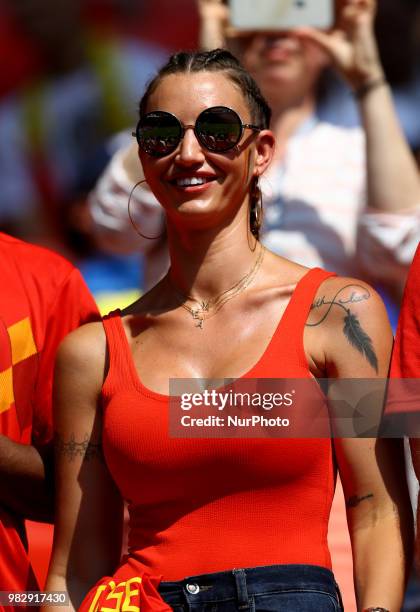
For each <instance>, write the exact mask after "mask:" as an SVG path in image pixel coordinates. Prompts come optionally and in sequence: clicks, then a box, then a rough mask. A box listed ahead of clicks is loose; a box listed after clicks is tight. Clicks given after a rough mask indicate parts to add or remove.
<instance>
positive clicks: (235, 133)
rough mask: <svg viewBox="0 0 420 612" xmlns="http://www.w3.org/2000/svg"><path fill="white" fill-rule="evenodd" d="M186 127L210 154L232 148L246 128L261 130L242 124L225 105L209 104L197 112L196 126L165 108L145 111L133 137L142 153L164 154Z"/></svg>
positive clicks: (176, 144) (170, 149) (179, 137)
mask: <svg viewBox="0 0 420 612" xmlns="http://www.w3.org/2000/svg"><path fill="white" fill-rule="evenodd" d="M187 128H192V129H193V130H194V134H195V136H196V138H197V140H198V141H199V142H200V144H201V145H203V147H205V148H206V149H207V150H208V151H211V152H212V153H225V152H226V151H229V150H230V149H233V147H235V146H236V145H237V144H238V142H239V141H240V140H241V138H242V134H243V131H244V129H245V128H249V129H250V130H254V131H256V132H259V131H261V129H262V128H260V127H258V126H256V125H252V124H250V123H242V121H241V118H240V117H239V115H238V113H236V112H235V111H234V110H232V109H231V108H228V107H227V106H212V107H211V108H206V109H205V110H203V112H202V113H200V114H199V115H198V117H197V120H196V122H195V125H184V124H182V123H181V122H180V120H179V119H178V118H177V117H175V115H172V113H167V112H165V111H153V112H151V113H147V115H144V117H141V119H140V120H139V122H138V124H137V127H136V131H135V132H133V136H135V137H136V138H137V142H138V145H139V147H140V148H141V149H142V150H143V151H145V153H148V154H149V155H152V156H153V157H164V156H165V155H169V154H170V153H173V151H175V149H176V148H177V147H178V145H179V143H180V142H181V140H182V138H183V137H184V134H185V130H186V129H187Z"/></svg>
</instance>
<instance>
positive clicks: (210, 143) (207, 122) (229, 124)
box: [195, 106, 242, 152]
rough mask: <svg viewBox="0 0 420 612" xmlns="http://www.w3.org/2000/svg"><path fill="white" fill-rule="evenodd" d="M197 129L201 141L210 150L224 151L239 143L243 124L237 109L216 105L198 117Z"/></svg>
mask: <svg viewBox="0 0 420 612" xmlns="http://www.w3.org/2000/svg"><path fill="white" fill-rule="evenodd" d="M195 130H196V133H197V136H198V138H199V139H200V141H201V143H202V144H203V145H204V146H205V147H207V149H209V150H210V151H214V152H222V151H228V150H229V149H232V148H233V147H234V146H235V145H236V144H238V142H239V140H240V138H241V133H242V124H241V120H240V118H239V116H238V115H237V114H236V113H235V111H233V110H231V109H230V108H225V107H224V106H220V107H219V106H215V107H214V108H208V109H207V110H205V111H203V112H202V113H201V115H200V116H199V117H198V119H197V123H196V125H195Z"/></svg>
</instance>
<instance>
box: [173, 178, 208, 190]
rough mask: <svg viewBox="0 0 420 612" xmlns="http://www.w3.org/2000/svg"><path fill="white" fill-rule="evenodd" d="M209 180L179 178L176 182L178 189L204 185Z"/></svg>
mask: <svg viewBox="0 0 420 612" xmlns="http://www.w3.org/2000/svg"><path fill="white" fill-rule="evenodd" d="M206 182H207V179H206V178H204V177H202V176H200V177H199V176H191V177H188V178H179V179H177V180H176V184H177V185H178V187H188V186H189V185H204V183H206Z"/></svg>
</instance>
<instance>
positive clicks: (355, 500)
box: [346, 493, 373, 508]
mask: <svg viewBox="0 0 420 612" xmlns="http://www.w3.org/2000/svg"><path fill="white" fill-rule="evenodd" d="M372 497H373V493H367V494H366V495H362V496H360V497H359V496H358V495H352V497H349V499H347V500H346V506H347V508H355V507H356V506H358V505H359V504H360V502H362V501H364V500H365V499H371V498H372Z"/></svg>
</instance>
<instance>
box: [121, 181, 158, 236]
mask: <svg viewBox="0 0 420 612" xmlns="http://www.w3.org/2000/svg"><path fill="white" fill-rule="evenodd" d="M146 182H147V181H146V179H143V180H142V181H138V182H137V183H136V184H135V185H134V187H133V188H132V190H131V191H130V195H129V196H128V204H127V211H128V218H129V219H130V223H131V225H132V226H133V228H134V231H135V232H136V234H138V235H139V236H141V237H142V238H146V240H157V239H158V238H162V236H164V235H165V231H163V232H162V233H161V234H159V236H146V234H143V233H142V232H141V231H140V230H139V229H138V227H137V225H136V223H135V222H134V219H133V217H132V216H131V212H130V203H131V198H132V196H133V193H134V190H135V189H136V187H138V186H139V185H141V184H142V183H146Z"/></svg>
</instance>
